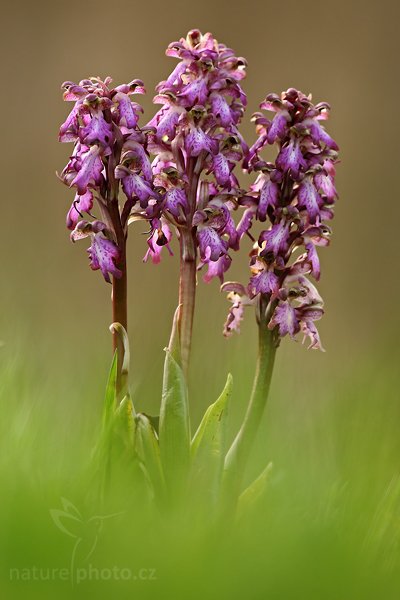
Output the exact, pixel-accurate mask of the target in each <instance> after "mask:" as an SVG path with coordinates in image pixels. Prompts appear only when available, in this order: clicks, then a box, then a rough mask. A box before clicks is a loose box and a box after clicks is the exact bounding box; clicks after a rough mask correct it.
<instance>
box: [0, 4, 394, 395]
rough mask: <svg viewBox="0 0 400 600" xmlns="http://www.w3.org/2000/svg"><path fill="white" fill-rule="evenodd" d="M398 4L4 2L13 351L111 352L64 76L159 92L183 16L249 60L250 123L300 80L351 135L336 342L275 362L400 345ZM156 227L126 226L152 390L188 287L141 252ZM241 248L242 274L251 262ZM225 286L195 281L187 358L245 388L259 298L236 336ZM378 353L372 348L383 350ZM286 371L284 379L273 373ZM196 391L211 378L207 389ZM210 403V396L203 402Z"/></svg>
mask: <svg viewBox="0 0 400 600" xmlns="http://www.w3.org/2000/svg"><path fill="white" fill-rule="evenodd" d="M399 6H400V5H399V3H398V2H396V1H394V0H393V1H392V2H390V1H388V0H383V1H380V2H374V1H372V0H367V1H366V2H346V1H343V0H338V1H336V2H333V3H329V4H327V3H315V2H313V3H311V2H307V3H306V2H302V3H300V2H295V1H293V0H287V1H286V2H284V3H277V2H255V1H254V0H247V1H246V2H220V1H211V0H202V1H201V2H177V1H176V0H170V1H167V0H165V1H164V2H161V1H160V0H156V1H155V2H154V1H153V2H135V1H125V0H114V1H113V2H106V1H105V0H97V1H91V0H82V1H80V2H76V1H75V0H72V1H63V2H60V1H58V0H54V1H52V2H43V1H41V0H38V1H37V2H30V1H28V0H20V2H8V3H4V4H3V6H2V23H1V37H0V44H1V60H2V80H3V83H2V94H1V102H2V105H3V106H2V112H1V114H2V127H1V146H0V153H1V161H0V164H1V175H2V176H1V183H2V185H1V223H2V233H1V242H0V244H1V245H0V247H1V270H2V290H1V312H0V339H2V340H3V342H4V346H3V348H2V349H1V352H2V353H3V355H4V353H6V354H12V353H17V352H22V353H23V356H24V359H25V360H27V361H29V360H31V358H32V354H31V353H34V355H35V357H36V358H37V356H40V357H41V361H42V365H43V367H42V368H43V373H44V374H45V372H46V364H47V361H49V364H50V361H51V364H53V363H54V359H55V358H58V359H59V362H60V364H63V365H64V369H65V371H66V372H67V373H69V375H70V376H71V377H77V378H78V379H79V378H80V379H83V378H84V377H86V376H87V375H96V373H101V377H103V375H104V368H105V366H106V365H107V364H108V358H109V343H110V339H109V333H108V330H107V326H108V324H109V321H110V306H109V296H110V291H111V288H110V287H108V286H107V285H106V284H105V283H104V281H103V280H102V277H101V275H100V274H99V273H93V272H91V270H90V269H89V267H88V260H87V256H86V253H85V247H86V246H85V243H84V242H81V243H78V244H76V245H72V244H71V243H70V242H69V237H68V232H67V230H66V229H65V226H64V222H65V214H66V212H67V209H68V207H69V205H70V203H71V200H72V194H71V192H70V191H69V190H68V189H67V188H66V187H64V186H63V185H61V184H60V183H59V182H58V180H57V179H56V177H55V171H56V169H58V170H61V169H62V167H63V166H64V164H65V161H66V159H67V156H68V154H69V153H70V151H71V148H72V146H70V145H66V144H63V145H61V144H58V142H57V133H58V128H59V125H60V123H61V122H62V121H63V120H64V118H65V115H66V114H67V110H68V105H66V104H65V103H64V102H63V101H62V97H61V91H60V84H61V83H62V81H64V80H67V79H68V80H74V81H78V80H80V79H82V78H84V77H87V76H91V75H100V76H102V77H105V76H106V75H112V77H113V79H114V81H115V82H118V83H122V82H125V81H129V80H131V79H132V78H135V77H139V78H141V79H143V80H144V81H145V84H146V88H147V90H148V94H147V97H146V98H145V99H144V106H145V111H146V112H145V115H146V117H147V118H148V119H149V118H150V117H151V115H152V114H153V111H154V107H153V106H152V103H151V99H152V95H153V90H154V86H155V85H156V83H157V82H158V81H159V80H161V79H164V78H165V77H166V76H167V74H168V73H169V72H170V71H171V70H172V68H173V67H174V65H175V64H176V63H175V60H174V59H170V58H167V57H165V54H164V51H165V48H166V47H167V45H168V43H169V42H171V41H174V40H176V39H179V37H181V36H184V35H186V32H187V30H188V29H191V28H193V27H198V28H200V29H201V30H202V31H203V32H205V31H212V32H213V33H214V34H215V36H216V37H217V39H218V40H219V41H222V42H224V43H226V44H227V45H228V46H231V47H233V48H234V49H235V51H236V52H237V53H238V54H239V55H243V56H245V57H246V58H247V60H248V63H249V68H248V78H247V80H246V81H245V83H244V87H245V90H246V92H247V94H248V112H247V118H246V119H245V121H244V126H243V131H244V133H245V135H246V136H247V139H248V140H249V141H250V142H251V141H253V139H254V137H253V136H254V133H253V126H252V124H250V122H249V121H250V116H251V113H252V112H253V111H254V110H257V108H258V103H259V102H260V101H261V100H262V99H263V98H264V96H265V94H266V93H267V92H269V91H275V92H280V91H281V90H283V89H286V88H288V87H290V86H295V87H298V88H299V89H301V90H302V91H303V92H306V93H308V92H310V91H311V92H312V93H313V98H314V99H315V101H321V100H327V101H329V102H330V103H331V105H332V116H331V120H330V122H329V123H328V128H329V131H330V133H331V134H332V135H333V136H334V137H335V138H336V139H337V141H338V143H339V145H340V148H341V160H342V164H341V165H340V166H339V167H338V187H339V193H340V199H339V201H338V203H337V212H336V218H335V221H334V223H333V227H334V236H333V240H332V245H331V246H330V248H328V249H322V251H321V254H322V267H323V275H322V280H321V282H320V290H321V292H322V295H323V297H324V299H325V302H326V315H325V317H324V319H323V321H322V322H321V326H320V330H321V334H322V338H323V343H324V345H325V347H326V349H327V350H328V352H327V353H326V354H321V353H317V352H309V353H307V352H306V350H305V349H304V348H302V347H301V345H300V344H293V343H291V342H289V341H287V340H285V341H284V342H283V344H282V349H281V350H280V353H279V359H278V366H277V368H278V375H279V373H280V374H281V375H284V376H285V377H286V378H288V379H291V378H292V380H293V389H295V387H296V386H297V385H299V384H301V383H302V382H303V380H305V379H307V378H309V377H311V376H312V377H314V378H315V380H316V381H317V382H318V381H319V382H320V385H321V386H323V385H324V383H323V380H324V378H326V377H327V376H328V377H330V376H334V377H336V378H340V377H341V376H342V375H343V373H344V372H346V373H348V372H350V371H352V370H353V369H354V370H357V369H359V368H361V365H364V364H365V360H364V359H367V360H370V358H369V357H373V356H376V355H379V356H380V357H381V359H382V362H384V360H385V359H386V357H388V356H389V354H390V353H391V352H393V351H394V352H396V353H397V354H398V351H397V345H398V331H399V313H398V257H399V248H398V240H397V238H398V231H397V227H398V225H397V220H396V218H398V214H399V201H398V184H397V174H398V172H399V169H400V156H399V151H398V147H399V144H398V134H399V125H398V118H397V107H398V98H399V91H400V86H399V68H398V61H399V50H398V29H399V16H400V9H399ZM145 250H146V240H145V237H144V236H142V235H140V234H139V232H136V231H135V230H134V229H132V230H131V232H130V243H129V261H130V272H129V277H130V335H131V342H132V346H133V348H132V365H133V370H134V380H135V382H136V383H135V386H137V388H138V390H140V394H143V395H145V394H146V392H147V391H148V390H149V389H150V388H151V387H152V386H153V384H154V382H156V383H159V382H160V378H161V367H162V361H163V352H162V348H163V347H164V346H165V345H166V342H167V339H168V334H169V329H170V323H171V318H172V315H173V311H174V308H175V306H176V301H177V279H176V277H177V257H175V259H169V258H168V256H165V257H164V260H163V262H162V264H161V265H160V266H158V267H156V266H153V265H151V264H146V265H145V264H143V263H142V256H143V255H144V253H145ZM245 263H246V256H245V253H244V254H243V255H242V257H241V258H240V259H237V265H236V267H235V269H234V270H233V271H232V272H231V273H230V278H233V277H234V276H240V274H241V273H244V270H245ZM218 287H219V286H218V283H217V282H215V281H214V282H213V283H212V284H211V285H209V286H206V285H205V284H203V282H202V281H201V279H200V280H199V295H198V311H197V316H196V327H195V334H194V354H193V360H194V363H195V366H194V368H193V371H194V372H196V373H197V374H198V376H200V377H202V378H206V379H208V386H209V389H210V390H211V392H212V393H214V391H216V390H217V388H219V387H220V386H221V384H222V380H223V379H224V376H225V373H226V371H227V369H228V368H232V369H233V371H234V374H236V379H237V381H238V382H239V383H238V385H239V386H242V385H243V388H245V387H246V386H247V385H248V384H249V380H250V378H251V376H252V370H251V369H249V363H250V362H251V361H252V360H253V359H254V356H255V327H254V323H253V315H252V314H251V311H249V314H248V315H247V319H246V321H245V323H244V325H243V331H242V335H241V337H235V338H234V339H231V340H228V341H227V340H225V339H223V337H222V335H221V329H222V324H223V321H224V318H225V314H226V308H227V304H226V301H225V298H224V296H223V295H221V294H220V293H219V289H218ZM373 361H374V358H371V362H372V363H373ZM278 375H277V377H278ZM197 395H198V396H199V397H200V400H199V402H202V401H203V400H202V398H203V391H202V390H200V391H198V392H197ZM206 402H207V399H205V398H204V403H206Z"/></svg>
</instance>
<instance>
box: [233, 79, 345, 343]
mask: <svg viewBox="0 0 400 600" xmlns="http://www.w3.org/2000/svg"><path fill="white" fill-rule="evenodd" d="M260 107H261V108H262V109H264V110H267V111H270V112H273V113H275V115H274V116H273V118H272V119H269V118H267V117H266V116H264V114H263V113H255V115H254V116H253V121H254V122H255V124H256V131H257V134H258V139H257V141H256V142H255V144H254V145H253V146H252V147H251V148H250V149H249V151H248V152H247V153H246V156H245V157H244V161H243V164H244V167H245V169H246V170H247V171H248V172H249V173H251V172H254V173H257V179H256V181H255V183H254V184H253V185H252V186H251V188H250V192H249V193H248V194H246V196H244V197H242V198H241V199H240V200H239V202H240V203H241V204H242V205H243V206H244V207H245V208H246V211H245V213H244V217H243V219H242V221H245V222H244V225H243V226H240V225H239V227H238V229H241V230H243V232H246V231H248V230H249V228H250V226H251V223H252V221H253V220H258V221H261V222H262V223H266V224H267V228H266V229H264V230H263V231H262V232H261V234H260V235H259V238H258V241H257V242H256V243H255V245H254V249H253V253H252V258H251V270H252V277H251V279H250V283H249V285H248V286H247V287H246V288H245V287H243V286H241V288H240V290H241V291H240V293H238V291H236V292H235V294H236V295H235V297H234V304H233V308H231V310H230V316H228V322H227V323H228V326H227V325H226V326H225V335H230V334H231V332H232V331H234V330H235V328H236V327H237V325H238V323H239V320H240V319H238V317H237V316H238V315H240V317H241V316H242V312H243V311H242V308H240V309H239V305H240V306H241V307H244V306H245V305H246V304H249V301H250V300H252V301H253V302H254V300H256V299H257V298H258V299H260V305H261V299H262V305H263V306H266V307H267V308H266V315H267V316H268V318H267V325H268V327H269V328H270V329H275V328H276V330H277V332H278V334H279V336H280V337H284V336H285V335H289V336H290V337H291V338H294V337H295V336H296V335H297V334H298V333H300V332H302V333H303V334H304V336H305V338H306V337H308V338H309V339H310V345H309V347H310V348H314V349H321V350H322V346H321V342H320V339H319V334H318V331H317V328H316V326H315V321H317V320H318V319H320V318H321V317H322V315H323V301H322V298H321V297H320V296H319V294H318V292H317V290H316V288H315V286H314V285H313V284H312V283H311V282H310V281H309V280H308V279H307V278H306V277H305V275H311V276H313V277H314V278H315V279H316V280H318V279H319V277H320V262H319V257H318V252H317V247H318V246H327V245H328V244H329V235H330V233H331V230H330V228H329V227H328V226H327V225H326V223H324V221H326V220H330V219H332V218H333V206H334V203H335V200H336V198H337V192H336V188H335V164H336V162H337V150H338V146H337V144H336V142H335V141H334V140H333V139H332V138H331V137H330V136H329V135H328V133H327V132H326V131H325V129H324V127H323V126H322V124H321V122H320V121H323V120H325V119H326V118H327V117H328V113H329V105H328V104H326V103H319V104H316V105H314V104H313V103H312V101H311V96H305V95H304V94H303V93H301V92H299V91H297V90H295V89H293V88H290V89H289V90H287V92H284V93H282V95H281V96H278V95H276V94H269V95H268V96H267V98H266V99H265V101H264V102H263V103H262V104H261V105H260ZM272 144H276V145H277V157H276V160H275V162H266V161H265V160H264V159H263V157H262V156H261V152H262V150H263V149H264V148H265V147H267V146H269V145H272ZM300 248H304V253H302V254H300V255H298V249H300ZM295 253H296V254H295ZM232 285H235V284H228V286H232ZM229 289H230V288H229ZM231 294H232V292H231ZM230 300H231V301H232V295H231V296H230ZM232 310H233V311H234V314H233V313H232Z"/></svg>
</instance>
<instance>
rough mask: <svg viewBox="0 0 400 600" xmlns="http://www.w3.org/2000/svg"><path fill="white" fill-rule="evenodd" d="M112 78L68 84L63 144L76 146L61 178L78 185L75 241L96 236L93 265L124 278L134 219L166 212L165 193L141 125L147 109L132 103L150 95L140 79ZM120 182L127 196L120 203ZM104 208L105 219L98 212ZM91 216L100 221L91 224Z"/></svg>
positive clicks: (70, 218) (72, 218) (71, 224)
mask: <svg viewBox="0 0 400 600" xmlns="http://www.w3.org/2000/svg"><path fill="white" fill-rule="evenodd" d="M111 83H112V80H111V79H110V78H109V77H107V78H106V79H105V80H104V81H102V80H101V79H99V78H91V79H84V80H83V81H81V82H80V83H79V84H78V85H77V84H75V83H72V82H69V81H67V82H65V83H64V84H63V86H62V87H63V88H64V90H65V91H64V100H66V101H69V102H74V106H73V108H72V110H71V112H70V114H69V115H68V117H67V119H66V120H65V122H64V123H63V124H62V125H61V128H60V134H59V139H60V141H61V142H73V143H74V150H73V153H72V156H71V157H70V159H69V161H68V163H67V165H66V167H65V168H64V170H63V171H62V173H61V176H60V178H61V180H62V181H63V182H64V183H65V184H66V185H68V186H69V187H72V188H75V190H76V194H75V199H74V202H73V203H72V206H71V208H70V210H69V212H68V215H67V227H68V228H69V229H71V230H73V232H72V234H71V238H72V240H73V241H75V240H77V239H81V238H83V237H88V236H89V237H90V238H91V246H90V248H89V250H88V253H89V258H90V266H91V268H92V269H94V270H97V269H98V270H100V271H101V273H102V274H103V277H104V279H105V280H106V281H107V282H110V281H111V280H110V275H112V276H113V277H115V278H120V277H121V276H122V271H121V268H122V265H121V264H120V261H121V259H122V256H123V255H124V253H125V241H126V236H127V224H128V218H129V217H130V216H131V215H132V213H135V214H136V215H137V217H138V215H140V217H141V218H144V219H147V220H152V219H154V218H155V217H156V216H157V215H159V214H160V213H161V206H162V203H163V197H162V195H161V194H160V192H159V191H158V190H156V189H155V187H154V184H153V173H152V168H151V163H150V159H149V154H148V151H147V134H146V132H144V131H142V130H140V129H139V128H138V120H139V115H140V113H141V112H142V108H141V106H140V105H139V104H137V103H136V102H133V101H132V96H133V95H134V94H142V93H144V88H143V84H142V82H141V81H140V80H138V79H136V80H133V81H131V83H129V84H123V85H120V86H117V87H115V88H113V87H112V86H111ZM120 183H121V187H122V191H123V194H124V198H123V200H122V202H120V198H119V188H120ZM96 210H98V211H99V213H100V215H101V219H102V220H101V221H99V220H96V218H95V217H93V215H92V211H96ZM85 215H88V216H89V217H92V218H93V219H94V221H93V222H92V223H89V222H88V221H86V220H85Z"/></svg>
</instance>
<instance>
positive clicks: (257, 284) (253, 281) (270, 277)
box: [249, 270, 279, 296]
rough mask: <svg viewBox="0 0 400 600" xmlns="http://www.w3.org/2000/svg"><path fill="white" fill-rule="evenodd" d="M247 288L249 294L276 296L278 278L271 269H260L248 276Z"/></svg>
mask: <svg viewBox="0 0 400 600" xmlns="http://www.w3.org/2000/svg"><path fill="white" fill-rule="evenodd" d="M249 289H250V291H251V296H257V294H272V295H273V296H276V295H277V294H278V291H279V278H278V276H277V275H275V273H274V272H273V271H268V270H263V271H260V272H259V273H257V274H256V275H253V277H251V278H250V283H249Z"/></svg>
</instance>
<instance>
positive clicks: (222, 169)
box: [212, 153, 231, 186]
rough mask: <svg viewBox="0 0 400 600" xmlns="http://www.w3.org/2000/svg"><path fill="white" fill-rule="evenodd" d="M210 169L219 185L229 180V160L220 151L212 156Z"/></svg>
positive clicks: (224, 184)
mask: <svg viewBox="0 0 400 600" xmlns="http://www.w3.org/2000/svg"><path fill="white" fill-rule="evenodd" d="M212 171H213V173H214V175H215V178H216V180H217V182H218V183H219V185H222V186H226V185H227V184H228V183H229V181H230V173H231V170H230V168H229V162H228V161H227V159H226V158H225V156H224V155H223V154H221V153H218V154H216V155H215V156H213V157H212Z"/></svg>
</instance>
